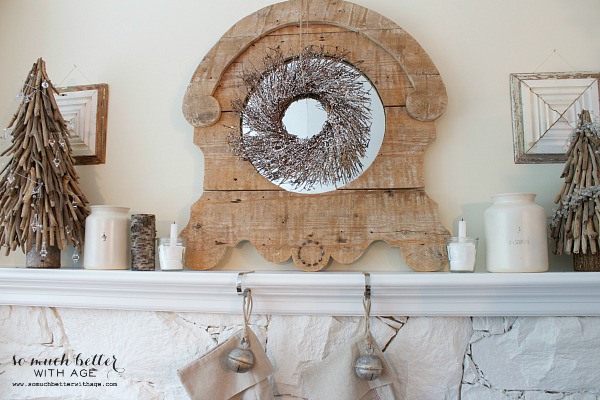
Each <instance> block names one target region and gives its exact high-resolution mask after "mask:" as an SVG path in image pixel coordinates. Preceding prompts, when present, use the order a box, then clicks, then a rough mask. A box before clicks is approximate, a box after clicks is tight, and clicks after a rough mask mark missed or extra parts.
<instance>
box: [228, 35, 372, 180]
mask: <svg viewBox="0 0 600 400" xmlns="http://www.w3.org/2000/svg"><path fill="white" fill-rule="evenodd" d="M263 62H264V70H263V71H262V72H261V71H258V70H256V69H254V70H253V71H250V72H245V73H244V74H243V76H242V80H243V81H244V84H245V86H246V91H247V96H246V100H245V101H244V100H242V99H237V100H236V101H234V102H233V103H232V107H233V111H234V112H235V113H236V115H237V116H239V117H240V123H241V127H240V128H241V131H242V132H241V134H240V132H239V130H236V131H234V132H232V133H231V135H230V137H229V143H230V146H231V148H232V150H233V151H234V152H235V153H236V155H237V156H238V157H240V158H241V159H244V160H249V161H250V162H251V163H252V164H253V165H254V167H255V168H256V170H257V171H258V172H259V173H260V174H261V175H262V176H264V177H265V178H266V179H268V180H269V181H271V182H274V183H276V184H279V185H281V184H284V183H285V184H290V185H291V186H292V187H293V188H294V189H302V190H311V189H312V188H313V187H315V186H318V185H333V186H335V187H339V186H343V185H345V184H346V183H348V182H350V181H351V180H352V179H354V178H355V177H356V176H358V175H359V174H360V173H361V172H362V168H363V164H362V162H361V158H363V157H364V156H365V154H366V149H367V146H368V145H369V140H370V131H371V108H370V106H371V99H370V97H369V90H368V88H365V85H363V81H364V77H363V74H362V73H361V72H360V71H359V70H358V69H357V68H356V67H355V66H353V65H352V64H349V63H348V62H346V61H345V54H344V53H343V52H342V53H337V52H336V53H335V54H327V53H325V52H324V49H323V48H320V49H319V50H315V49H314V47H313V46H309V47H306V48H305V49H304V50H303V51H302V52H301V53H300V54H299V55H297V56H295V57H292V58H289V59H286V58H284V56H283V54H282V52H281V50H280V49H279V48H277V49H274V50H272V51H271V52H270V53H269V54H268V55H267V56H266V57H265V58H264V61H263ZM302 99H314V100H316V101H317V102H318V103H319V104H320V106H321V107H322V108H323V110H325V111H326V113H327V120H326V122H325V123H324V124H323V127H322V128H321V131H320V132H319V133H318V134H316V135H314V136H312V137H307V138H304V137H299V136H296V135H294V134H291V133H289V132H288V130H287V129H286V127H285V125H284V123H283V116H284V115H285V112H286V110H287V109H288V107H289V106H290V105H291V104H292V103H294V102H295V101H298V100H302ZM236 128H237V127H236Z"/></svg>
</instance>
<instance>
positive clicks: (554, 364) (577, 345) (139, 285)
mask: <svg viewBox="0 0 600 400" xmlns="http://www.w3.org/2000/svg"><path fill="white" fill-rule="evenodd" d="M237 282H238V274H237V273H235V272H203V273H198V272H183V273H147V272H135V271H119V272H104V271H81V270H76V269H75V270H60V271H32V270H26V269H20V268H17V269H13V268H10V269H8V268H6V269H0V287H1V291H0V302H1V303H2V304H4V305H3V306H1V307H0V319H1V320H2V325H1V326H2V333H3V334H2V337H1V338H0V343H1V346H0V381H1V382H2V387H3V388H5V390H6V392H4V393H3V394H2V395H1V396H0V397H1V398H2V399H59V398H60V399H140V400H142V399H143V400H146V399H169V400H171V399H172V400H178V399H185V398H186V394H185V392H184V390H183V388H182V386H181V385H180V383H179V380H178V378H177V375H176V371H177V369H179V368H182V367H183V366H185V365H186V364H187V363H189V362H191V361H193V360H194V359H196V358H198V357H200V356H201V355H203V354H205V353H206V352H207V351H208V350H209V349H211V348H212V347H214V346H215V345H216V344H217V343H220V342H222V341H223V340H225V339H226V338H228V337H229V336H230V335H232V334H233V333H234V332H235V331H237V330H238V329H239V328H240V327H241V326H242V324H243V321H242V316H241V297H240V296H238V294H237V293H236V284H237ZM371 284H372V304H373V308H372V315H373V318H372V325H371V329H372V331H373V335H374V337H375V339H376V341H377V343H378V345H379V346H380V347H381V348H382V349H383V350H384V354H385V356H386V359H387V360H388V362H389V363H390V364H391V365H393V367H394V369H395V371H396V373H397V375H398V381H397V382H396V384H395V385H394V391H395V394H396V397H397V398H398V399H411V400H412V399H432V400H434V399H435V400H437V399H462V400H465V399H469V400H471V399H472V400H475V399H477V400H480V399H527V400H555V399H556V400H558V399H570V400H575V399H577V400H593V399H598V398H599V396H600V378H599V377H600V373H599V372H598V371H599V370H600V318H598V315H600V290H599V289H600V275H599V274H596V273H545V274H521V275H519V274H486V273H475V274H450V273H434V274H419V273H372V274H371ZM243 287H244V288H250V289H251V290H252V292H253V299H254V313H253V317H252V319H251V326H252V329H253V330H254V331H255V332H256V333H257V335H258V337H259V338H260V339H261V340H262V341H263V344H264V346H265V348H266V352H267V354H268V356H269V358H270V360H271V362H272V363H273V365H274V369H275V372H274V374H273V375H272V376H271V382H272V385H273V388H274V391H275V392H276V394H277V397H276V398H277V399H281V400H283V399H285V400H289V399H303V398H304V397H303V391H302V381H301V379H300V374H301V372H302V370H304V369H305V368H307V367H309V366H311V365H314V364H315V363H316V362H318V361H320V360H322V359H323V358H324V357H326V356H327V355H328V354H329V353H331V352H332V351H333V350H335V349H336V348H337V346H339V345H340V344H342V343H344V342H346V341H348V340H349V339H351V338H352V337H354V336H356V335H359V334H360V333H361V332H362V329H363V325H362V323H363V318H362V317H361V315H362V303H361V299H362V294H363V290H364V277H363V275H362V274H360V273H343V272H340V273H327V274H324V273H299V272H281V273H270V272H256V273H253V274H246V275H244V277H243ZM63 354H66V356H63ZM94 356H95V357H96V359H95V360H94V359H93V358H94ZM61 357H66V358H67V359H69V358H70V359H71V360H75V359H77V358H78V360H79V361H85V360H88V361H89V363H91V364H93V363H94V362H96V363H97V362H98V361H99V360H100V361H101V362H105V361H106V360H108V361H110V363H108V365H99V366H96V369H97V371H96V372H95V373H94V375H95V376H94V377H81V376H67V375H70V374H72V373H73V372H72V371H73V370H75V371H76V374H77V375H80V372H81V369H85V368H84V367H85V366H84V365H81V366H76V365H75V362H73V363H72V364H71V365H68V366H65V365H64V364H63V365H62V366H61V365H58V366H43V367H39V366H38V367H36V368H34V367H33V366H31V365H29V364H30V361H31V359H35V360H45V359H57V358H61ZM20 359H23V365H18V363H17V365H15V362H16V361H19V360H20ZM105 364H106V363H105ZM76 367H77V368H76ZM51 369H53V370H54V371H53V372H49V371H50V370H51ZM42 370H44V371H46V372H45V376H42V377H40V376H36V375H35V374H36V372H34V371H37V374H38V375H39V374H40V371H42ZM61 370H63V374H61V373H60V371H61ZM57 373H58V374H59V375H58V376H56V374H57ZM51 374H54V375H53V376H50V375H51ZM84 374H85V372H84ZM62 381H69V382H87V383H88V384H90V383H96V384H101V385H102V387H97V386H92V385H88V386H74V387H69V388H68V389H69V390H68V391H67V390H65V387H53V386H31V387H26V386H15V385H14V384H20V383H24V384H25V385H27V384H28V383H29V382H31V383H38V384H39V383H42V382H54V383H58V382H62ZM107 384H109V385H114V386H107ZM66 396H67V397H66Z"/></svg>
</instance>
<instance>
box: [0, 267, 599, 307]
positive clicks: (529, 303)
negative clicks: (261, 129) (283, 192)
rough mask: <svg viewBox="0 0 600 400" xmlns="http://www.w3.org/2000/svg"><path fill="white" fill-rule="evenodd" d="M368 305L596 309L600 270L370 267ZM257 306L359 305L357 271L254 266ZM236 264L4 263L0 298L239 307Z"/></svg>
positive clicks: (25, 302)
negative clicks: (108, 267) (116, 267)
mask: <svg viewBox="0 0 600 400" xmlns="http://www.w3.org/2000/svg"><path fill="white" fill-rule="evenodd" d="M370 279H371V293H372V315H398V316H416V315H422V316H600V273H598V272H547V273H538V274H513V273H508V274H493V273H472V274H468V273H467V274H455V273H418V272H407V273H377V272H373V273H371V278H370ZM241 281H242V287H243V288H250V289H251V290H252V296H253V301H254V313H260V314H292V315H318V314H321V315H340V316H342V315H363V307H362V295H363V292H364V276H363V274H362V273H360V272H348V273H346V272H317V273H307V272H288V271H286V272H256V273H251V274H246V275H244V276H243V278H242V279H241ZM237 282H238V273H237V272H213V271H209V272H197V271H184V272H159V271H156V272H142V271H91V270H81V269H59V270H35V269H26V268H0V304H2V305H15V306H46V307H73V308H93V309H118V310H147V311H149V310H152V311H178V312H201V313H234V314H237V313H240V312H241V305H242V302H241V297H240V296H239V295H238V294H237V292H236V285H237Z"/></svg>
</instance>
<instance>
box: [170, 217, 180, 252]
mask: <svg viewBox="0 0 600 400" xmlns="http://www.w3.org/2000/svg"><path fill="white" fill-rule="evenodd" d="M177 230H178V228H177V224H176V223H175V222H173V223H172V224H171V233H170V235H169V239H170V246H171V247H175V246H177Z"/></svg>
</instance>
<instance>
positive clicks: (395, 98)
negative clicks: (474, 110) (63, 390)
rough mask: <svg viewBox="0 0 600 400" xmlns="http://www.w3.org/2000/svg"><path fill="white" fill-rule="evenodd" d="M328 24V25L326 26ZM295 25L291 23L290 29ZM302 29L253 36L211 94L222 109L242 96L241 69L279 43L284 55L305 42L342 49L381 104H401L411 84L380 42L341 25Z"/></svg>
mask: <svg viewBox="0 0 600 400" xmlns="http://www.w3.org/2000/svg"><path fill="white" fill-rule="evenodd" d="M327 28H329V29H327ZM295 29H296V28H295V27H294V30H295ZM304 29H305V30H306V32H305V33H303V34H302V35H298V34H297V31H296V34H295V35H292V34H291V32H292V31H290V27H287V28H283V29H279V30H277V31H275V32H273V33H271V34H269V35H267V36H265V37H263V38H261V39H260V40H257V41H256V42H254V43H253V44H252V46H251V47H249V48H248V49H247V50H246V51H245V52H244V53H242V54H240V55H239V57H238V58H237V59H236V60H235V62H233V63H232V64H231V65H230V66H229V68H228V69H227V70H225V71H224V72H223V77H222V79H221V82H220V83H219V86H218V88H217V90H216V91H215V93H214V94H213V96H214V97H215V98H216V99H217V100H218V102H219V104H220V105H221V108H222V110H223V111H231V103H232V101H234V100H236V99H237V98H239V97H242V98H243V97H244V96H245V90H244V86H243V82H242V79H241V76H242V74H243V73H244V71H248V70H252V69H253V68H256V69H258V70H262V69H263V68H262V67H263V59H264V57H265V55H266V54H267V53H268V52H269V51H271V50H272V49H274V48H276V47H279V48H280V49H281V50H282V52H283V54H284V55H285V56H287V57H291V56H293V55H296V54H298V53H299V52H300V51H301V50H302V49H303V48H304V47H306V46H308V45H314V46H324V48H325V51H329V52H331V53H335V52H340V51H345V52H347V59H348V61H349V62H351V63H353V64H354V65H356V66H357V67H358V68H360V70H361V71H363V73H364V74H365V75H366V76H367V77H368V78H369V79H370V80H371V82H373V84H374V85H375V87H376V88H377V92H378V93H379V96H380V97H381V100H382V102H383V104H384V106H404V105H405V98H406V94H407V90H408V89H412V88H413V85H412V84H411V82H410V81H409V80H408V78H407V75H406V74H405V72H404V71H403V70H402V68H401V66H400V64H398V61H397V60H395V59H394V58H393V57H392V56H391V55H390V53H388V52H387V51H385V50H384V49H383V48H382V47H380V46H373V42H372V41H370V40H369V39H368V38H367V37H365V36H364V35H362V34H360V33H358V32H351V31H347V30H344V31H340V30H341V29H342V28H338V27H332V26H330V27H327V26H326V25H310V26H309V27H307V28H304Z"/></svg>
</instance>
